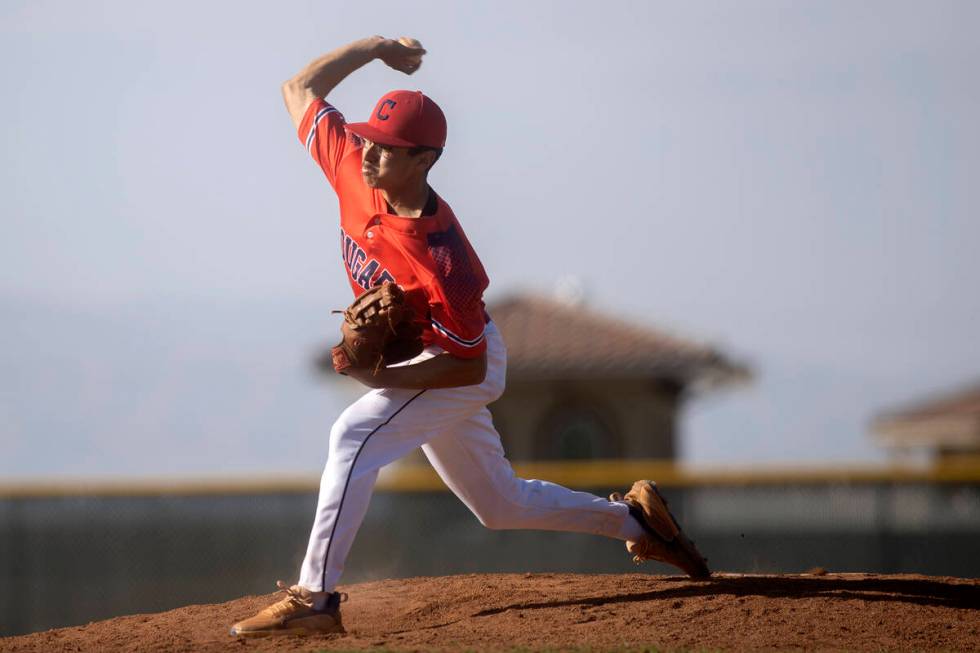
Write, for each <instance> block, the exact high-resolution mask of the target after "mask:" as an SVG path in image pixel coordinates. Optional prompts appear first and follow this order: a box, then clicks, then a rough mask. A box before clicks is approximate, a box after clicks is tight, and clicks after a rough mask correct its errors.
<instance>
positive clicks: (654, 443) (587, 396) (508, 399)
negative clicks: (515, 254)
mask: <svg viewBox="0 0 980 653" xmlns="http://www.w3.org/2000/svg"><path fill="white" fill-rule="evenodd" d="M487 310H488V312H489V313H490V315H491V316H492V317H493V320H494V322H495V323H496V325H497V327H498V328H499V329H500V331H501V334H502V335H503V338H504V343H505V344H506V346H507V354H508V356H507V390H506V391H505V392H504V395H503V396H502V397H501V398H500V399H499V400H498V401H496V402H495V403H493V404H491V406H490V410H491V412H492V413H493V417H494V423H495V424H496V426H497V430H498V431H499V432H500V433H501V437H502V439H503V442H504V448H505V450H506V452H507V455H508V457H509V458H510V459H511V460H563V459H586V458H660V459H668V460H669V459H673V458H675V457H676V453H677V442H676V439H677V421H678V414H679V411H680V409H681V408H682V406H683V405H684V402H685V401H686V400H687V399H689V398H690V397H692V396H694V395H695V394H697V393H699V392H703V391H706V390H709V389H712V388H717V387H720V386H724V385H728V384H731V383H734V382H738V381H746V380H748V379H749V378H750V373H749V371H748V369H747V368H746V367H745V366H744V365H741V364H738V363H735V362H733V361H731V360H730V359H729V358H727V357H726V356H725V355H724V354H722V353H721V352H719V351H718V350H717V349H715V348H713V347H711V346H708V345H705V344H701V343H696V342H693V341H691V340H688V339H684V338H680V337H677V336H674V335H670V334H667V333H664V332H662V331H660V330H658V329H655V328H652V327H648V326H642V327H641V326H639V325H636V324H630V323H628V322H625V321H623V320H620V319H616V318H613V317H610V316H608V315H604V314H602V313H599V312H597V311H595V310H593V309H590V308H589V307H587V306H586V305H583V304H582V303H575V302H563V301H558V300H556V299H553V298H550V297H546V296H537V295H531V294H517V295H512V296H510V297H507V298H504V299H502V300H500V301H496V302H493V303H492V304H491V305H489V306H488V307H487Z"/></svg>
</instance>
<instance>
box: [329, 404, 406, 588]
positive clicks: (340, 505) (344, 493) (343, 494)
mask: <svg viewBox="0 0 980 653" xmlns="http://www.w3.org/2000/svg"><path fill="white" fill-rule="evenodd" d="M424 392H425V390H419V391H418V392H417V393H416V394H415V395H414V396H412V398H411V399H409V400H408V401H406V402H405V403H404V404H402V405H401V407H400V408H399V409H398V410H396V411H395V412H394V413H392V414H391V417H389V418H388V419H386V420H385V421H384V422H382V423H381V424H378V425H377V426H376V427H375V428H374V430H373V431H371V432H370V433H368V434H367V437H366V438H364V442H362V443H361V446H360V447H358V448H357V453H356V454H354V460H353V461H352V462H351V464H350V470H349V471H348V472H347V480H346V481H345V482H344V491H343V493H342V494H341V495H340V504H338V506H337V514H336V516H335V517H334V520H333V527H332V528H331V529H330V540H329V541H328V542H327V550H326V551H325V552H324V554H323V576H322V580H323V585H322V587H326V584H327V561H328V560H329V559H330V547H331V546H333V536H334V533H336V532H337V524H338V523H340V511H341V510H343V509H344V499H345V498H346V497H347V488H348V486H350V479H351V477H352V476H353V475H354V467H355V466H356V465H357V459H358V458H359V457H360V456H361V452H362V451H364V445H366V444H367V442H368V440H370V439H371V436H372V435H374V434H375V433H377V432H378V431H379V430H381V427H382V426H385V425H386V424H388V423H389V422H391V420H393V419H394V418H395V415H397V414H398V413H400V412H402V410H404V409H405V407H406V406H408V405H409V404H410V403H412V402H413V401H415V400H416V399H418V398H419V397H421V396H422V393H424Z"/></svg>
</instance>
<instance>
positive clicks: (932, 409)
mask: <svg viewBox="0 0 980 653" xmlns="http://www.w3.org/2000/svg"><path fill="white" fill-rule="evenodd" d="M871 431H872V435H873V437H874V438H875V439H876V441H877V442H878V443H879V444H881V445H882V446H884V447H887V448H888V449H889V450H891V451H892V453H895V454H898V455H915V454H925V455H926V456H928V457H929V458H932V459H933V460H936V461H944V460H949V459H951V458H962V457H976V456H980V382H977V383H973V384H970V385H967V386H965V387H960V388H958V389H956V390H953V391H951V392H947V393H943V394H941V395H938V396H934V397H931V398H927V399H923V400H919V401H915V402H913V403H911V404H908V405H906V406H901V407H898V408H896V409H893V410H889V411H885V412H883V413H881V414H880V415H878V416H877V417H876V418H875V419H874V421H873V422H872V425H871Z"/></svg>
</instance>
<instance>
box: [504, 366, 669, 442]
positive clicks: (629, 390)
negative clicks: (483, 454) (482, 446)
mask: <svg viewBox="0 0 980 653" xmlns="http://www.w3.org/2000/svg"><path fill="white" fill-rule="evenodd" d="M678 404H679V397H678V393H677V391H676V390H675V389H672V388H670V387H664V386H662V385H659V384H657V383H655V382H653V381H646V380H635V379H631V380H582V381H575V380H553V381H535V382H530V381H509V382H508V387H507V390H506V392H505V393H504V395H503V396H502V397H501V398H500V399H499V400H498V401H497V402H495V403H493V404H491V406H490V410H491V412H492V413H493V416H494V423H495V424H496V426H497V430H498V431H499V432H500V434H501V438H502V440H503V443H504V449H505V451H506V452H507V456H508V458H510V459H511V460H533V459H537V458H541V457H542V456H543V455H544V452H546V451H548V450H549V448H548V446H547V445H548V443H549V442H550V440H548V438H549V430H552V429H554V428H555V424H556V421H557V420H560V419H561V416H562V415H563V414H565V413H568V412H572V411H576V410H585V411H588V412H590V413H592V414H594V415H596V416H597V417H598V419H599V420H600V421H601V422H602V424H603V425H605V427H606V428H607V429H608V431H609V440H610V441H609V442H608V443H607V444H608V448H606V449H605V454H606V455H608V456H609V457H614V458H620V457H622V458H668V459H669V458H674V457H675V455H676V447H675V425H676V417H677V407H678Z"/></svg>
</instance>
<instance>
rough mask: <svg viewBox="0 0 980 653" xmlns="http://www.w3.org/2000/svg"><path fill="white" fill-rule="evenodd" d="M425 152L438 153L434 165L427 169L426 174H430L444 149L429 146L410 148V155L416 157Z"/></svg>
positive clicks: (433, 160) (433, 161)
mask: <svg viewBox="0 0 980 653" xmlns="http://www.w3.org/2000/svg"><path fill="white" fill-rule="evenodd" d="M423 152H435V153H436V157H435V158H434V159H432V163H431V164H429V167H428V168H426V169H425V171H426V172H429V170H432V166H434V165H435V164H436V161H438V160H439V157H441V156H442V148H441V147H429V146H427V145H416V146H415V147H410V148H408V153H409V154H411V155H412V156H416V155H418V154H422V153H423Z"/></svg>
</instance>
